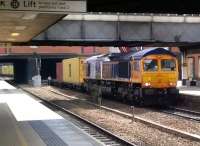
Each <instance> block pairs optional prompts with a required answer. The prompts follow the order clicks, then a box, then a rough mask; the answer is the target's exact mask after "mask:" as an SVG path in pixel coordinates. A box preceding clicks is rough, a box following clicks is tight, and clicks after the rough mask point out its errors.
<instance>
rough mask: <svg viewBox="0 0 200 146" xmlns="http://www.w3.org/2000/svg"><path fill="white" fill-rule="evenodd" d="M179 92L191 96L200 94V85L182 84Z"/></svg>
mask: <svg viewBox="0 0 200 146" xmlns="http://www.w3.org/2000/svg"><path fill="white" fill-rule="evenodd" d="M178 88H179V93H180V94H184V95H191V96H200V87H195V86H180V87H178Z"/></svg>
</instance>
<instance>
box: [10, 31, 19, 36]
mask: <svg viewBox="0 0 200 146" xmlns="http://www.w3.org/2000/svg"><path fill="white" fill-rule="evenodd" d="M19 35H20V33H17V32H13V33H11V36H13V37H16V36H19Z"/></svg>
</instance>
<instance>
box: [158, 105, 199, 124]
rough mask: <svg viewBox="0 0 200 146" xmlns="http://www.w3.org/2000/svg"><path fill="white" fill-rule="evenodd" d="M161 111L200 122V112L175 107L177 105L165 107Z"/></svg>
mask: <svg viewBox="0 0 200 146" xmlns="http://www.w3.org/2000/svg"><path fill="white" fill-rule="evenodd" d="M161 111H162V112H164V113H167V114H171V115H175V116H179V117H182V118H186V119H190V120H194V121H198V122H200V112H196V111H191V110H187V109H182V108H177V107H168V108H167V109H164V110H161Z"/></svg>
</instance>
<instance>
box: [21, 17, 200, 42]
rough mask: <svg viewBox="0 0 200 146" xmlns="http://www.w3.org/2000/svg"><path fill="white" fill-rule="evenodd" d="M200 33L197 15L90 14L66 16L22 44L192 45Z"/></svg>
mask: <svg viewBox="0 0 200 146" xmlns="http://www.w3.org/2000/svg"><path fill="white" fill-rule="evenodd" d="M199 36H200V17H195V16H184V15H183V16H173V15H172V16H156V15H147V16H144V15H141V16H138V15H135V16H134V15H131V16H130V15H129V16H127V15H89V14H88V15H87V17H86V15H71V16H70V15H69V16H66V17H65V18H64V19H63V20H62V21H60V22H58V23H57V24H55V25H54V26H52V27H50V28H49V29H48V30H47V31H45V32H43V33H42V34H40V35H39V36H37V37H36V38H34V39H33V40H32V41H30V42H28V43H22V44H21V45H33V44H35V45H53V46H58V45H109V46H122V45H129V46H138V45H148V46H188V45H199V43H200V37H199ZM18 45H19V44H18Z"/></svg>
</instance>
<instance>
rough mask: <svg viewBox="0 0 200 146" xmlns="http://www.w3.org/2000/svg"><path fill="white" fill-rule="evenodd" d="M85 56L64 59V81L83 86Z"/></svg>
mask: <svg viewBox="0 0 200 146" xmlns="http://www.w3.org/2000/svg"><path fill="white" fill-rule="evenodd" d="M84 60H85V58H81V57H77V58H70V59H64V60H63V61H62V69H63V72H62V73H63V78H62V80H63V82H64V83H65V84H66V85H68V86H71V87H83V83H84V77H85V70H84Z"/></svg>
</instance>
